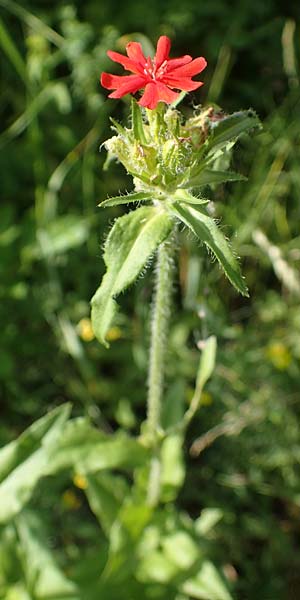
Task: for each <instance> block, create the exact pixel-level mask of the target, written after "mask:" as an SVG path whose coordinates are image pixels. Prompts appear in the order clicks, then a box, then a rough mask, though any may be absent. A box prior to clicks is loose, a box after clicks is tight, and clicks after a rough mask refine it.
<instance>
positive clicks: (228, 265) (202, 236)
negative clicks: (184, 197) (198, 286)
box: [170, 202, 248, 296]
mask: <svg viewBox="0 0 300 600" xmlns="http://www.w3.org/2000/svg"><path fill="white" fill-rule="evenodd" d="M170 210H171V211H172V212H173V214H174V215H176V216H177V217H178V218H179V219H180V221H182V223H184V224H185V225H186V226H187V227H188V228H189V229H191V230H192V231H193V233H194V234H195V235H196V236H197V237H198V238H199V240H200V241H201V242H203V243H204V244H206V245H207V246H208V247H209V248H210V250H211V251H212V252H213V253H214V255H215V256H216V258H217V259H218V261H219V263H220V265H221V267H222V268H223V269H224V272H225V274H226V275H227V277H228V279H229V280H230V281H231V283H232V284H233V285H234V287H235V288H236V289H237V290H238V291H239V292H240V293H241V294H243V296H248V290H247V286H246V284H245V282H244V279H243V277H242V275H241V272H240V268H239V264H238V262H237V260H236V258H235V257H234V255H233V253H232V251H231V249H230V246H229V245H228V242H227V241H226V239H225V237H224V235H223V233H222V232H221V230H220V229H219V227H218V226H217V224H216V223H215V221H214V220H213V219H212V218H211V217H209V216H207V215H205V214H204V213H203V212H201V211H200V210H199V209H195V208H192V207H191V206H187V207H185V206H182V205H181V204H179V203H178V202H176V203H174V204H172V206H171V207H170Z"/></svg>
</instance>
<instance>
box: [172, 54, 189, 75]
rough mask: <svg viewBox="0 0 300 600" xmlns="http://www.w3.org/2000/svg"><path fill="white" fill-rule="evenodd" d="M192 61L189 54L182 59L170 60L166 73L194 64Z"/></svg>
mask: <svg viewBox="0 0 300 600" xmlns="http://www.w3.org/2000/svg"><path fill="white" fill-rule="evenodd" d="M192 60H193V59H192V57H191V56H189V55H188V54H185V56H181V57H180V58H170V59H169V60H168V62H167V64H166V72H168V71H171V70H172V69H177V68H178V67H183V65H186V64H187V63H189V62H192Z"/></svg>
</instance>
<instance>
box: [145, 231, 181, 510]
mask: <svg viewBox="0 0 300 600" xmlns="http://www.w3.org/2000/svg"><path fill="white" fill-rule="evenodd" d="M175 248H176V244H175V230H174V231H173V232H172V233H171V234H170V236H169V238H168V239H167V240H166V241H165V242H164V243H163V244H161V245H160V246H159V248H158V253H157V266H156V284H155V292H154V299H153V314H152V322H151V342H150V357H149V371H148V397H147V433H148V435H149V439H150V442H151V446H152V449H153V455H152V460H151V465H150V475H149V484H148V503H149V504H150V505H151V506H155V505H156V504H157V503H158V501H159V495H160V475H161V467H160V444H161V442H160V430H161V409H162V400H163V391H164V378H165V358H166V350H167V341H168V331H169V321H170V313H171V302H172V289H173V273H174V254H175Z"/></svg>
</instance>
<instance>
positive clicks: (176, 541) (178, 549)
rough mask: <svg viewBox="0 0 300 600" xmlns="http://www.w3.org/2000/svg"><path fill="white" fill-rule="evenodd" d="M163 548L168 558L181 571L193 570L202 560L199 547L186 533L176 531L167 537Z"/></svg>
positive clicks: (163, 542)
mask: <svg viewBox="0 0 300 600" xmlns="http://www.w3.org/2000/svg"><path fill="white" fill-rule="evenodd" d="M162 547H163V549H164V553H165V555H166V557H167V558H168V559H169V560H171V561H172V562H173V563H174V564H175V565H176V567H177V568H178V569H180V570H188V569H191V567H192V566H193V564H194V563H195V562H196V561H197V560H199V558H201V556H200V548H199V545H198V544H197V543H196V541H195V540H194V539H193V538H192V536H191V535H190V534H189V533H187V532H186V531H176V532H175V533H171V534H170V535H168V536H166V537H165V538H164V539H163V541H162Z"/></svg>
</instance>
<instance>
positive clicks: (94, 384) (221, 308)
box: [0, 0, 300, 600]
mask: <svg viewBox="0 0 300 600" xmlns="http://www.w3.org/2000/svg"><path fill="white" fill-rule="evenodd" d="M0 11H1V12H0V17H1V20H0V43H1V83H0V86H1V104H0V111H1V128H2V133H1V134H0V151H1V156H0V166H1V205H0V249H1V262H0V269H1V283H0V294H1V309H0V314H1V360H0V380H1V395H2V419H1V424H0V443H1V445H5V444H6V443H8V442H9V441H11V440H12V439H15V438H16V437H17V436H18V435H19V434H20V433H21V432H22V431H23V430H24V429H25V427H27V426H28V425H29V424H30V423H32V422H33V421H34V420H35V419H37V418H39V417H41V416H42V415H44V414H45V413H46V412H47V411H49V410H51V409H53V408H55V407H59V406H60V405H61V404H63V403H64V402H65V401H68V402H71V403H72V406H73V415H74V416H75V417H81V416H83V415H85V416H88V417H89V418H90V419H91V420H92V421H93V423H94V424H95V425H96V426H97V427H103V426H104V428H105V430H106V431H115V430H117V429H119V428H120V429H123V431H125V432H127V433H133V434H135V433H137V432H138V429H139V425H140V422H141V421H142V420H143V419H144V416H145V389H144V382H145V378H146V368H147V351H148V342H149V328H148V323H149V310H148V307H149V303H150V300H151V294H152V274H151V271H147V273H146V275H145V278H143V279H142V280H140V281H139V282H138V284H137V285H136V286H135V287H134V288H132V289H131V291H130V292H129V293H128V294H126V296H124V297H123V298H122V299H121V304H122V311H121V312H120V314H119V316H118V319H119V321H118V324H117V326H116V327H114V328H113V329H112V330H111V332H110V336H111V347H110V350H109V351H107V350H106V349H104V348H102V347H101V346H100V345H99V343H98V342H97V341H96V340H95V339H92V333H91V329H90V322H89V299H90V298H91V296H92V294H93V293H94V291H95V289H96V288H97V286H98V284H99V281H100V279H101V277H102V274H103V271H104V265H103V261H102V259H101V245H102V243H103V240H104V238H105V236H106V234H107V231H108V228H109V224H110V223H111V221H112V220H113V218H114V217H115V216H118V215H120V214H122V212H125V210H126V209H124V210H123V208H122V207H121V208H110V209H105V210H103V211H100V209H97V204H98V203H99V202H100V201H101V200H103V199H105V198H106V197H107V196H108V195H112V196H113V195H117V194H118V193H119V191H125V190H130V189H131V188H130V186H131V184H130V182H129V180H128V178H126V175H125V173H124V171H123V170H122V168H121V167H120V166H118V165H116V164H115V165H112V166H111V167H110V169H109V170H108V171H102V169H101V167H102V165H103V163H104V160H105V152H104V151H102V152H100V154H99V153H98V148H99V147H101V143H102V142H103V140H104V139H106V138H107V137H108V136H109V135H110V132H109V116H110V115H112V116H114V117H115V118H117V119H123V120H124V119H126V118H127V116H128V112H129V103H128V101H127V99H125V100H124V101H121V102H118V103H117V102H115V101H106V94H105V92H104V90H102V89H101V88H100V86H99V84H98V78H99V74H100V72H101V71H102V70H111V69H112V63H111V61H109V59H108V58H107V57H106V50H107V49H109V48H114V49H117V50H118V51H121V52H122V51H123V49H124V46H125V44H126V42H127V41H128V40H129V39H132V38H134V39H139V40H141V41H142V42H143V44H144V45H145V48H147V47H148V48H149V49H150V48H151V44H154V43H155V42H156V39H157V37H158V36H159V35H161V34H167V35H169V36H170V37H171V38H172V40H173V46H172V52H173V55H174V56H177V55H181V54H184V53H186V52H188V53H191V54H192V55H193V56H198V55H203V56H205V57H206V58H207V60H208V65H209V66H208V68H207V70H206V71H205V86H204V87H203V88H201V91H200V92H199V94H198V93H197V94H194V95H190V96H189V98H188V99H186V101H185V104H184V111H185V112H186V114H188V113H189V112H191V109H192V104H193V102H194V103H199V101H201V102H203V103H205V102H216V103H218V104H220V105H221V106H222V107H223V109H224V110H225V111H226V112H230V111H233V110H237V109H240V108H248V107H250V106H251V107H253V108H254V109H255V110H256V111H257V112H258V113H259V115H260V116H261V118H262V119H263V121H264V129H263V132H262V133H260V134H259V135H258V136H255V137H254V138H251V139H250V138H249V139H245V140H243V141H242V142H240V143H239V147H238V148H237V149H236V151H235V154H234V165H233V166H234V167H235V170H238V171H241V172H242V173H244V174H245V175H247V176H248V178H249V179H248V181H247V182H241V183H238V184H233V185H231V184H226V185H225V186H219V187H217V188H216V190H215V191H214V194H213V196H214V199H215V201H216V216H218V217H220V219H221V223H222V227H223V231H224V233H225V234H226V235H228V236H229V237H230V238H231V239H232V244H233V246H234V248H235V250H236V252H237V253H238V254H239V255H240V256H241V259H242V266H243V271H244V274H245V276H246V279H247V282H248V285H249V288H250V299H247V298H242V297H238V296H237V295H236V293H235V292H234V291H233V290H231V288H230V285H229V283H228V282H227V281H226V280H225V278H224V277H223V275H222V273H221V271H220V269H219V268H218V265H216V264H212V262H211V260H210V259H209V258H208V257H207V256H206V254H205V251H204V250H203V249H202V248H199V247H198V245H197V244H196V243H195V242H194V241H193V240H192V239H191V238H189V237H184V238H183V239H182V244H183V245H182V247H181V252H180V269H179V276H178V281H177V287H176V298H175V308H174V312H173V319H172V330H171V342H170V352H169V360H168V393H167V406H168V407H169V408H168V410H171V408H172V407H174V406H177V402H178V398H182V397H183V398H185V401H186V404H188V401H189V399H190V398H191V395H192V388H193V385H194V378H195V373H196V370H197V364H198V360H199V350H198V348H197V344H198V346H201V340H202V339H203V338H206V337H207V336H208V335H212V334H214V335H216V337H217V340H218V354H217V364H216V369H215V372H214V375H213V378H212V379H211V381H210V382H209V384H208V386H207V388H206V392H205V394H204V396H203V406H202V408H201V411H200V412H199V415H198V417H197V418H196V420H195V422H194V423H193V425H192V426H191V428H190V430H189V435H188V440H187V442H186V445H185V458H186V460H187V474H186V480H185V485H184V487H183V488H182V491H181V492H180V495H179V498H178V500H177V506H178V508H179V509H182V510H185V511H187V513H188V514H189V515H190V516H191V517H193V518H197V517H198V516H199V514H200V512H201V510H203V509H204V508H205V509H207V508H211V509H217V510H218V511H219V512H218V513H217V514H219V515H220V516H221V517H222V518H221V519H220V520H219V522H218V523H217V524H216V526H215V528H214V529H213V533H211V534H210V537H208V540H207V541H206V543H207V544H208V547H209V553H210V556H211V557H213V559H214V561H215V562H216V563H217V564H218V565H220V566H222V567H223V571H224V573H225V576H226V577H227V580H228V582H229V584H230V585H231V586H232V589H233V594H234V597H235V598H237V599H238V600H246V599H247V600H254V599H256V598H262V599H263V600H277V599H278V600H279V599H280V600H281V599H282V600H290V599H292V598H295V599H296V598H299V597H300V578H299V567H300V559H299V553H298V552H297V550H298V547H299V534H300V529H299V519H300V483H299V481H300V469H299V459H300V438H299V416H300V415H299V413H300V405H299V400H300V398H299V388H300V385H299V384H300V335H299V331H300V306H299V297H300V277H299V264H300V236H299V221H300V208H299V197H300V170H299V164H300V160H299V159H300V103H299V100H300V94H299V77H300V70H299V61H300V15H299V8H298V7H297V5H296V3H294V6H292V5H290V6H288V4H287V3H283V2H282V3H279V2H277V1H275V0H265V1H264V2H261V1H260V0H252V1H250V0H244V1H243V2H241V1H239V2H236V1H235V2H233V3H228V2H227V3H226V2H225V0H212V1H211V2H206V3H205V2H202V3H201V2H199V3H195V2H194V1H193V0H184V1H181V2H178V1H177V0H168V1H161V0H160V1H158V0H152V2H151V3H144V2H141V1H139V0H135V1H133V0H127V2H126V3H125V2H123V3H120V2H116V1H113V0H112V1H111V2H110V3H108V2H105V3H104V2H99V1H95V0H86V1H85V2H84V3H82V2H76V3H75V2H73V4H72V5H70V4H67V3H62V2H58V1H56V0H53V1H52V2H47V1H39V2H38V1H36V2H34V1H33V0H30V1H28V2H22V3H20V4H17V3H15V2H13V1H10V0H0ZM199 99H200V100H199ZM225 223H226V225H225ZM82 435H83V434H82ZM195 439H197V442H196V443H195ZM191 448H192V451H191V453H192V456H191V453H190V449H191ZM132 452H133V453H134V449H133V450H132ZM70 464H71V462H70ZM72 464H73V463H72ZM69 466H70V465H69V464H67V465H66V467H65V471H64V470H62V471H61V472H60V474H59V476H58V477H56V478H54V477H52V476H51V473H49V475H48V477H47V478H46V479H43V480H42V481H41V482H40V483H39V484H38V486H37V489H36V491H35V494H34V497H33V499H32V506H31V508H30V510H31V511H33V509H34V514H32V512H31V513H30V514H29V515H28V518H26V513H25V516H24V513H21V515H20V517H19V520H18V522H17V525H16V527H17V531H18V535H19V538H18V539H19V542H18V543H19V544H21V550H20V548H17V552H19V553H20V552H21V553H22V552H23V553H24V552H25V553H29V555H31V554H30V553H32V556H35V555H36V554H38V553H39V552H40V550H39V548H40V547H44V548H46V547H49V548H52V550H53V551H54V554H55V556H56V560H57V561H58V562H59V563H60V564H61V565H62V567H63V568H64V570H65V572H66V573H68V572H69V571H68V569H69V570H70V569H71V566H70V565H72V564H73V563H74V562H76V561H78V560H79V559H80V561H81V563H83V562H84V565H83V564H82V570H84V568H85V566H86V565H85V563H87V564H88V565H89V568H90V570H91V574H90V577H91V578H92V576H93V569H94V570H95V569H96V568H98V567H99V565H98V563H95V554H96V551H97V549H98V545H99V546H100V538H101V535H102V534H101V532H100V530H99V529H97V528H96V526H95V521H94V517H93V515H92V512H91V509H90V508H89V505H88V503H87V500H86V498H85V495H84V493H83V490H82V489H81V487H82V486H81V483H82V482H81V481H80V480H78V478H77V479H76V477H75V479H74V480H73V483H72V478H70V476H69V474H67V473H66V470H67V468H69ZM90 477H93V475H90ZM70 482H71V483H70ZM93 483H94V485H95V486H96V485H100V484H99V482H98V483H97V481H94V482H93ZM101 485H104V484H103V481H102V483H101ZM106 485H107V486H108V487H109V481H108V482H106ZM120 485H122V484H120ZM120 493H121V492H120ZM91 505H92V501H91ZM28 510H29V509H28ZM93 510H94V512H95V513H96V514H97V509H95V508H94V509H93ZM211 514H213V513H211ZM141 518H142V517H141ZM102 527H103V525H102ZM29 530H30V531H38V536H37V537H38V539H39V536H40V537H41V540H42V539H43V535H44V536H45V537H44V541H36V544H37V545H36V546H35V547H32V545H30V544H31V542H30V539H31V538H30V534H29V533H28V531H29ZM43 530H44V531H43ZM15 535H16V533H15V529H10V528H9V527H8V528H7V527H4V526H3V528H2V530H1V541H0V544H1V548H0V556H1V557H2V561H0V563H1V566H0V590H2V589H3V590H4V589H5V592H4V591H3V592H2V591H1V592H0V593H3V597H4V598H5V599H7V600H12V599H14V598H16V599H17V598H31V597H39V598H46V597H48V596H47V595H46V596H45V595H43V593H44V592H43V590H42V591H40V592H39V593H40V595H38V596H31V595H30V593H31V592H30V589H31V588H30V584H29V583H28V577H29V580H30V576H28V575H26V577H27V580H26V581H27V589H29V592H28V594H29V595H28V596H26V595H25V594H26V593H27V592H26V593H25V592H24V595H21V593H23V592H20V593H19V592H18V590H17V588H18V586H19V583H18V582H19V573H18V572H17V571H16V570H14V569H13V568H12V567H11V566H9V556H10V554H11V556H12V557H13V556H15V555H14V552H16V544H17V542H16V541H15V537H14V536H15ZM33 538H34V535H33ZM20 540H21V541H22V543H21V542H20ZM22 544H23V547H22ZM28 548H29V549H28ZM24 549H25V550H24ZM45 552H46V551H45ZM100 554H101V552H100ZM90 555H91V556H92V557H93V558H91V559H89V556H90ZM3 557H6V558H5V561H4V558H3ZM83 557H84V558H83ZM44 558H45V557H44ZM47 560H48V558H47V556H46V558H45V561H46V563H47ZM15 561H16V559H14V558H12V563H11V564H12V565H15V564H16V562H15ZM48 562H49V561H48ZM2 563H3V564H4V563H5V565H4V566H3V564H2ZM46 563H45V564H46ZM22 568H23V570H24V572H25V573H26V572H27V571H28V568H27V571H26V567H24V561H23V567H22ZM53 568H54V567H53ZM1 569H2V571H1ZM20 569H21V567H20ZM13 571H14V572H13ZM29 572H30V568H29ZM87 572H88V570H86V571H85V577H86V580H87V581H88V579H89V576H88V575H87ZM71 575H72V577H73V579H74V578H75V579H76V577H77V578H78V580H79V579H80V576H79V574H78V573H77V574H75V575H74V573H72V572H71ZM20 577H21V576H20ZM54 579H55V578H54ZM20 580H21V579H20ZM32 585H33V584H32ZM41 585H42V584H41ZM64 585H65V586H66V587H65V597H66V598H67V597H73V596H72V593H73V591H72V589H71V588H70V587H68V585H69V584H67V583H66V584H64ZM1 586H2V588H1ZM20 589H21V588H20ZM32 589H33V588H32ZM85 589H86V590H87V589H88V588H85ZM11 590H12V591H11ZM16 590H17V591H16ZM18 593H19V595H17V594H18ZM105 593H106V594H107V595H106V596H102V597H104V598H106V597H107V598H109V597H114V596H113V595H112V596H108V593H107V592H105V591H104V594H105ZM116 593H118V592H116ZM14 594H15V595H14ZM32 594H33V592H32ZM86 594H89V595H86V596H85V595H83V596H82V597H83V598H85V597H86V598H87V600H91V599H92V598H93V595H92V594H93V592H92V591H91V592H86ZM132 594H133V595H132V598H133V597H134V598H135V597H136V596H134V594H139V595H140V594H141V592H140V590H135V591H133V592H132ZM55 597H57V598H60V597H58V596H55ZM118 597H120V596H118ZM139 597H141V596H139ZM147 597H148V596H147ZM149 597H150V596H149ZM153 597H155V596H153ZM157 597H161V596H157ZM192 597H193V596H192ZM128 598H129V596H128ZM170 598H173V596H171V591H170ZM178 598H179V596H178ZM215 598H216V600H218V598H219V597H218V595H216V596H215ZM60 600H63V599H62V598H60ZM166 600H167V599H166Z"/></svg>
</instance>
